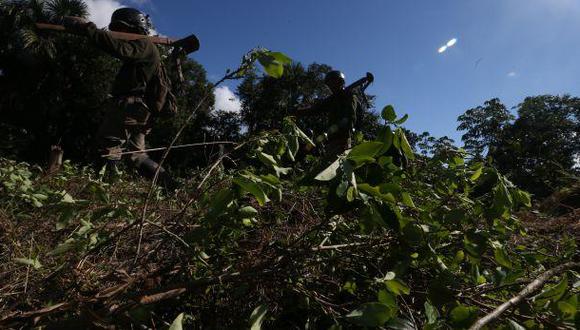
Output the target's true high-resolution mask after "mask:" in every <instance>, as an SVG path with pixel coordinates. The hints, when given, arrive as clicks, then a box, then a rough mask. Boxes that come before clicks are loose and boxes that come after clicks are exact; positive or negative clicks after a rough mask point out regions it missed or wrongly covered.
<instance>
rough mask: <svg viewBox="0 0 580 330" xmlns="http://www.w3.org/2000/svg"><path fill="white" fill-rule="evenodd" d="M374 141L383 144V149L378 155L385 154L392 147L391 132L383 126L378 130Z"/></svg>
mask: <svg viewBox="0 0 580 330" xmlns="http://www.w3.org/2000/svg"><path fill="white" fill-rule="evenodd" d="M376 140H377V141H378V142H382V143H383V148H382V149H381V151H380V152H379V155H382V154H384V153H385V152H387V151H388V150H389V149H390V148H391V146H392V145H393V131H392V130H391V127H390V126H385V127H382V128H381V129H379V131H378V133H377V138H376Z"/></svg>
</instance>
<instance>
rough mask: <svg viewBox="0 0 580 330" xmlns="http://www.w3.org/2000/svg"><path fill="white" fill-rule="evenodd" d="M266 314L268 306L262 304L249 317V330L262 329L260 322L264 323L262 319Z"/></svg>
mask: <svg viewBox="0 0 580 330" xmlns="http://www.w3.org/2000/svg"><path fill="white" fill-rule="evenodd" d="M266 313H268V306H267V305H265V304H262V305H260V306H258V307H256V308H254V311H253V312H252V315H250V329H251V330H260V329H262V322H264V317H265V316H266Z"/></svg>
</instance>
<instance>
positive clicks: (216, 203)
mask: <svg viewBox="0 0 580 330" xmlns="http://www.w3.org/2000/svg"><path fill="white" fill-rule="evenodd" d="M232 198H233V193H232V190H231V189H227V188H226V189H222V190H220V191H218V192H217V193H216V194H214V195H213V197H212V199H211V203H210V205H209V210H208V215H209V216H210V217H214V218H215V217H218V216H219V215H221V214H222V213H224V212H225V211H226V208H227V207H228V205H229V204H230V203H231V201H232Z"/></svg>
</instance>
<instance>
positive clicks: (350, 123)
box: [298, 90, 360, 160]
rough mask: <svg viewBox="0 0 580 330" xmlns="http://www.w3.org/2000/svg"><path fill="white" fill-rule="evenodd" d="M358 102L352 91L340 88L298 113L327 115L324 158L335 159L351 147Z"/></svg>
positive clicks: (302, 114) (299, 114) (300, 114)
mask: <svg viewBox="0 0 580 330" xmlns="http://www.w3.org/2000/svg"><path fill="white" fill-rule="evenodd" d="M359 104H360V102H359V100H358V97H357V96H356V95H355V94H354V93H352V92H351V91H348V90H342V91H340V92H338V93H336V94H333V95H331V96H330V97H328V98H326V99H325V100H323V101H322V102H321V103H319V104H317V105H315V106H313V107H311V108H309V109H306V110H303V111H300V112H299V113H298V116H313V115H321V114H326V115H327V117H328V130H327V134H328V142H327V143H326V150H325V159H329V160H330V159H331V158H332V159H336V157H337V156H338V155H340V154H341V153H343V152H344V151H345V150H347V149H350V148H351V144H352V133H353V130H354V125H355V122H356V113H357V109H358V107H359Z"/></svg>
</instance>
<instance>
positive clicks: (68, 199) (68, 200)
mask: <svg viewBox="0 0 580 330" xmlns="http://www.w3.org/2000/svg"><path fill="white" fill-rule="evenodd" d="M60 202H61V203H65V204H74V202H75V199H74V198H73V197H72V196H71V195H69V193H67V192H64V194H63V195H62V199H61V200H60Z"/></svg>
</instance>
